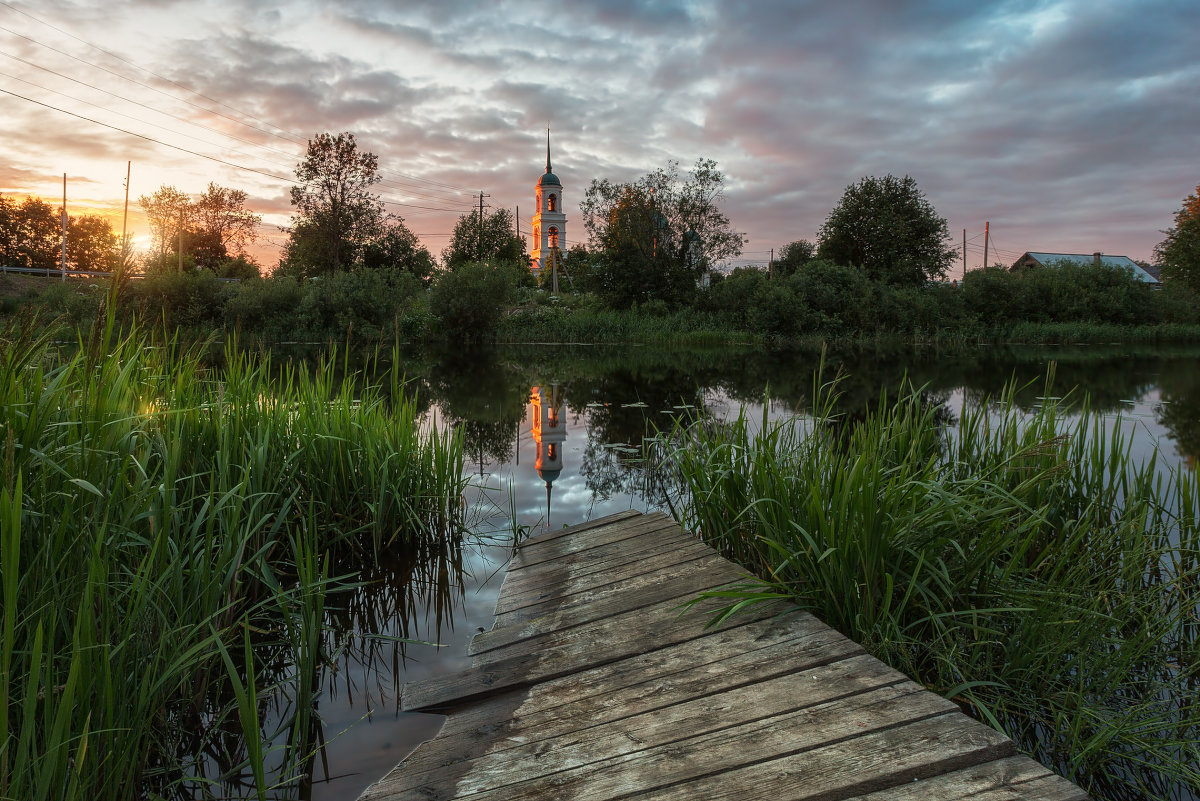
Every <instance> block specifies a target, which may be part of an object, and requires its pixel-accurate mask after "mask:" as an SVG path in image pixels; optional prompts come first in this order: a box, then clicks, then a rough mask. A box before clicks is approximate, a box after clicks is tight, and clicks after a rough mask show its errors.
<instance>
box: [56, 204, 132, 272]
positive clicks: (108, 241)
mask: <svg viewBox="0 0 1200 801" xmlns="http://www.w3.org/2000/svg"><path fill="white" fill-rule="evenodd" d="M119 257H120V249H119V247H118V245H117V235H116V234H115V233H113V229H112V223H110V222H109V221H108V220H106V219H104V218H103V217H97V216H95V215H92V214H85V215H83V216H82V217H72V218H70V221H69V222H68V224H67V266H68V267H70V269H72V270H81V271H84V272H109V271H111V270H113V269H115V268H116V266H117V260H118V258H119Z"/></svg>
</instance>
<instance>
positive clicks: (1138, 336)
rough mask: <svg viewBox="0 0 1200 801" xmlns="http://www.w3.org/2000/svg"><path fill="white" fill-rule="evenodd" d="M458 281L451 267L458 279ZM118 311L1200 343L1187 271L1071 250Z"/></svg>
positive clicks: (192, 321)
mask: <svg viewBox="0 0 1200 801" xmlns="http://www.w3.org/2000/svg"><path fill="white" fill-rule="evenodd" d="M451 278H452V279H453V280H450V279H451ZM110 290H111V286H110V284H109V282H108V280H107V279H100V280H96V281H79V280H73V281H69V282H60V281H58V280H57V279H44V280H43V281H42V282H41V283H40V284H37V283H31V282H29V281H28V280H26V281H23V282H19V283H17V282H13V281H12V279H11V278H3V277H0V317H10V318H11V317H14V316H21V315H23V314H24V315H27V314H29V313H30V312H31V310H33V311H37V312H38V314H39V316H40V317H41V318H42V319H43V320H47V321H49V320H57V321H58V328H59V334H60V335H61V336H65V337H73V332H74V331H75V330H86V329H87V328H89V327H91V326H92V325H93V324H94V322H95V319H96V317H97V315H98V314H99V313H100V309H101V307H102V305H103V299H104V298H106V297H108V296H109V294H110ZM120 297H121V299H120V301H119V303H118V305H117V308H116V313H117V319H118V321H119V322H120V323H121V324H122V325H126V326H127V325H130V324H131V323H132V321H134V320H141V321H150V322H153V323H154V327H155V328H156V329H161V330H167V331H179V332H181V333H182V335H184V336H187V337H189V338H191V339H203V338H206V337H208V336H211V335H216V336H217V338H218V339H219V340H223V339H225V338H226V337H228V336H236V337H237V339H238V340H239V341H241V342H243V343H244V344H246V345H247V346H251V347H265V348H270V347H274V346H277V345H283V344H292V343H304V344H308V345H314V346H318V347H323V346H331V345H336V346H338V347H349V348H352V349H355V350H359V351H367V352H370V351H374V350H376V349H378V348H381V347H382V348H387V347H390V346H391V345H392V344H394V343H397V342H401V343H403V342H420V343H440V342H450V343H462V342H485V343H488V342H490V343H510V344H512V343H541V342H557V343H639V344H651V345H690V346H709V345H731V344H753V345H765V346H769V347H790V348H807V349H813V348H819V347H820V346H821V344H822V343H830V344H833V343H837V344H844V345H849V346H870V345H872V344H898V343H899V344H910V345H917V346H926V345H928V346H936V347H956V346H976V345H988V344H1077V343H1100V342H1104V343H1108V342H1130V343H1133V342H1187V343H1191V342H1200V299H1198V298H1197V297H1195V295H1194V294H1193V293H1192V292H1191V291H1190V290H1189V289H1188V288H1187V287H1186V286H1184V285H1182V284H1179V283H1177V282H1175V283H1169V284H1167V285H1166V286H1164V287H1163V288H1162V289H1153V288H1151V287H1149V286H1148V285H1146V284H1142V283H1140V282H1138V281H1137V280H1136V279H1135V278H1134V277H1133V276H1132V275H1130V274H1128V273H1127V272H1125V271H1122V270H1120V269H1118V268H1113V267H1105V266H1094V267H1093V266H1078V265H1074V266H1072V265H1062V266H1060V267H1055V268H1041V269H1032V270H1029V271H1026V272H1025V273H1010V272H1008V271H1007V270H1004V269H1002V268H990V269H988V270H976V271H972V272H970V273H968V274H967V277H966V278H965V279H964V280H963V281H962V282H961V283H960V284H959V285H957V286H954V285H951V284H927V285H925V286H921V287H894V286H891V285H888V284H886V283H882V282H875V281H871V280H869V279H867V278H865V277H864V276H863V275H862V274H861V273H860V272H859V271H856V270H852V269H850V268H842V267H837V266H835V265H830V264H827V263H823V262H811V263H810V264H809V265H807V266H806V267H802V268H800V269H799V270H797V271H796V272H795V273H793V274H791V275H788V276H775V277H774V278H772V277H770V276H768V275H767V274H766V273H763V272H760V271H756V270H740V271H735V272H734V273H732V274H730V275H728V276H715V277H714V281H713V282H712V283H711V284H710V285H709V286H707V287H703V288H697V289H696V290H695V291H694V293H693V295H692V296H691V297H690V298H689V300H687V301H686V302H678V303H673V304H670V305H668V304H667V303H665V302H663V301H661V300H652V301H648V302H646V303H643V304H641V305H632V306H629V307H625V308H614V307H611V306H609V305H607V304H606V303H605V302H603V301H602V300H601V299H600V298H598V297H597V296H596V295H594V294H592V293H591V292H586V291H579V292H576V291H563V292H562V294H560V295H557V296H551V295H549V294H548V293H547V291H546V290H545V289H542V288H539V287H537V286H535V285H533V283H532V280H531V279H530V278H529V276H528V271H526V273H525V275H524V276H522V275H521V274H519V273H518V272H516V271H514V270H513V268H511V267H507V266H498V267H491V266H488V265H480V264H467V265H464V266H462V267H460V268H459V269H458V271H456V272H453V273H447V275H446V280H445V281H444V282H443V281H438V280H435V281H434V282H433V288H432V289H429V288H427V285H426V284H425V283H423V282H422V281H421V280H420V279H418V278H417V277H415V276H414V275H412V274H411V273H408V272H404V271H401V270H393V269H388V268H377V269H358V270H352V271H345V272H339V273H330V274H327V275H323V276H320V277H319V278H316V279H297V278H295V277H288V276H284V275H280V276H273V277H268V278H251V279H246V280H244V281H242V282H241V283H236V284H231V283H222V282H221V281H218V280H217V279H216V277H215V276H213V275H212V274H211V273H207V272H199V273H179V274H176V273H164V274H152V275H149V276H147V277H145V278H142V279H139V280H129V281H126V282H124V285H123V287H122V291H121V293H120Z"/></svg>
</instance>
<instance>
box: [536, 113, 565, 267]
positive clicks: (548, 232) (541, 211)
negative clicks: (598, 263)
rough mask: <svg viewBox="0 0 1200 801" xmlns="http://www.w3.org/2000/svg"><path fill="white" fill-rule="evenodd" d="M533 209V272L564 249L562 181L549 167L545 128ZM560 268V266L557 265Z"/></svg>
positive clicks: (547, 135)
mask: <svg viewBox="0 0 1200 801" xmlns="http://www.w3.org/2000/svg"><path fill="white" fill-rule="evenodd" d="M536 192H537V211H536V212H534V214H533V250H531V251H530V253H529V255H530V257H531V258H532V259H533V273H534V275H538V274H539V273H540V272H541V271H542V268H544V267H549V266H550V258H551V254H553V253H556V252H558V253H561V252H562V251H563V250H565V249H566V248H565V245H566V241H567V215H566V213H565V212H564V211H563V208H564V206H563V186H562V181H560V180H558V176H557V175H555V174H554V172H553V171H552V170H551V169H550V129H549V128H547V129H546V172H545V174H544V175H543V176H542V177H541V179H540V180H539V181H538V182H537V187H536ZM559 267H560V268H561V267H562V265H561V264H560V265H559Z"/></svg>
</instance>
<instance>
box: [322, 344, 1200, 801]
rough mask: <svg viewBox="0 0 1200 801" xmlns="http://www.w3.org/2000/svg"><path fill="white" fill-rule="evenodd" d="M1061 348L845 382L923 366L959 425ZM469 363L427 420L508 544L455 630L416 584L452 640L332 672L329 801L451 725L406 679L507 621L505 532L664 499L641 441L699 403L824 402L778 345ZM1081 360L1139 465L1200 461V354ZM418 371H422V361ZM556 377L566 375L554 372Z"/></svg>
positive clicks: (726, 414) (492, 528)
mask: <svg viewBox="0 0 1200 801" xmlns="http://www.w3.org/2000/svg"><path fill="white" fill-rule="evenodd" d="M534 355H536V354H534ZM1058 355H1061V354H1057V355H1056V354H1054V353H1051V354H1050V355H1047V356H1038V355H1034V356H1032V357H1021V358H1016V357H1004V358H999V357H997V356H996V354H988V355H987V356H986V357H985V358H981V359H979V360H976V361H970V360H967V361H964V360H962V359H960V358H957V357H956V359H954V360H948V359H944V358H942V357H941V356H940V355H937V354H934V355H933V356H932V357H930V356H928V355H927V356H926V357H924V358H923V359H921V358H917V359H914V360H913V361H912V362H911V363H907V364H893V363H891V362H888V361H886V360H880V359H875V360H871V359H870V358H863V359H860V360H858V361H854V360H850V361H849V362H847V363H845V364H843V365H841V366H842V368H843V369H844V371H845V372H846V373H847V375H848V376H849V377H850V380H849V381H848V382H847V383H846V385H845V386H844V393H845V398H846V401H845V404H846V407H847V408H858V409H861V408H863V406H864V405H865V404H866V403H867V402H871V403H872V405H874V404H873V401H874V400H875V399H877V398H878V393H879V391H880V389H881V388H887V389H888V391H889V393H890V394H891V395H893V396H894V395H895V391H896V388H897V386H898V383H899V380H900V377H902V376H904V375H905V374H907V375H908V376H909V377H910V379H911V380H912V382H913V383H915V384H917V385H918V386H925V387H926V391H927V393H928V394H929V396H930V397H931V398H934V399H938V400H941V401H943V402H944V403H945V405H946V407H947V410H948V411H949V412H950V419H951V420H957V419H958V417H959V415H960V414H961V412H962V409H963V408H964V404H972V405H973V404H978V403H979V402H981V400H982V399H983V398H984V397H985V396H988V395H990V396H992V397H993V398H994V397H995V395H996V394H998V392H999V390H1000V388H1002V386H1003V384H1004V382H1005V381H1006V380H1009V379H1011V378H1013V377H1016V378H1017V380H1018V381H1023V382H1029V386H1028V387H1027V388H1026V389H1024V390H1022V391H1020V392H1018V393H1017V403H1018V405H1019V406H1020V407H1021V408H1023V409H1026V410H1032V409H1034V408H1035V407H1036V406H1037V405H1038V403H1039V400H1038V397H1039V396H1040V395H1043V394H1044V392H1045V390H1044V388H1043V386H1042V385H1041V384H1040V383H1039V381H1038V377H1039V376H1040V375H1042V374H1043V372H1044V370H1045V368H1046V365H1047V363H1048V362H1049V361H1050V360H1051V359H1053V358H1057V356H1058ZM524 356H525V357H527V358H532V356H531V355H530V354H528V353H525V354H524ZM602 356H604V354H596V356H595V358H596V359H600V358H601V357H602ZM464 358H465V357H464V356H462V355H461V354H459V355H456V356H455V370H454V371H453V372H455V373H459V374H460V375H455V376H447V375H446V374H445V373H441V374H436V375H435V374H433V373H432V372H431V373H430V374H429V375H428V376H427V377H426V378H425V379H424V381H425V385H426V386H428V387H430V388H431V389H430V392H429V396H428V403H429V406H428V412H427V414H426V418H425V423H424V424H425V425H426V426H434V425H436V426H439V427H444V426H447V425H461V426H463V429H464V436H465V439H466V443H465V446H464V450H465V454H466V461H467V470H468V472H469V473H470V474H471V476H472V489H471V492H470V494H469V497H468V499H467V501H468V505H469V507H470V509H471V510H472V516H473V518H474V520H475V525H476V528H477V530H478V531H479V532H482V533H483V535H484V538H485V540H487V541H490V542H497V543H500V544H486V543H485V544H481V543H473V544H470V545H469V546H468V547H466V548H465V550H464V555H463V565H464V568H465V575H464V577H463V580H462V583H461V587H459V588H457V590H456V601H455V604H454V609H453V620H452V622H451V621H447V622H445V624H444V625H443V626H442V627H441V629H440V630H438V628H437V626H436V624H435V619H436V615H435V614H434V613H433V612H432V611H431V604H432V605H434V606H436V605H437V604H436V602H435V601H432V600H431V599H428V598H421V597H420V595H421V594H420V593H416V601H415V603H413V604H412V605H411V606H410V610H411V613H410V615H409V617H410V620H409V621H408V629H407V636H408V637H410V638H413V639H417V640H437V641H439V642H441V643H442V644H443V645H444V646H445V647H443V648H440V649H438V648H434V647H431V646H428V645H409V646H407V647H406V648H405V649H404V653H403V657H404V658H403V659H401V658H400V653H399V650H398V648H395V647H390V646H389V647H388V648H380V649H379V650H378V655H377V658H375V659H374V660H373V663H372V664H370V665H367V666H365V667H364V666H363V665H361V664H358V663H356V662H355V660H354V659H352V658H350V657H349V656H347V657H343V658H342V659H341V660H340V662H339V667H338V671H337V672H336V673H335V674H333V675H331V676H330V677H327V680H326V682H327V683H326V688H327V689H326V694H325V696H324V697H323V698H322V699H321V703H320V711H321V716H322V719H323V721H324V732H325V736H326V738H332V740H331V742H330V743H329V747H328V760H329V773H330V775H332V776H333V777H334V779H333V780H332V781H324V779H325V778H326V777H325V773H324V770H323V769H322V766H321V764H320V763H319V762H318V764H317V765H316V767H315V778H316V779H317V781H316V783H315V784H314V786H313V793H312V797H313V798H314V799H334V798H337V799H342V798H353V797H355V796H356V795H357V794H358V793H359V792H361V791H362V790H363V789H364V788H365V787H366V786H367V785H369V784H370V783H372V782H374V781H376V780H378V779H379V778H381V777H382V776H383V775H384V774H385V773H386V772H387V771H388V770H389V769H391V767H392V766H393V765H395V764H396V763H397V762H398V761H399V760H400V759H401V758H403V756H404V755H405V754H406V753H408V751H410V750H411V749H412V748H413V747H415V746H416V745H417V744H419V743H420V742H422V741H423V740H425V739H428V738H429V737H431V736H433V735H434V734H436V732H437V729H438V727H439V726H440V722H441V718H439V717H437V716H431V715H407V714H400V713H399V712H398V709H397V706H398V691H399V688H400V687H402V686H403V684H404V682H406V681H419V680H421V679H423V678H428V677H431V676H436V675H444V674H446V673H450V672H455V671H458V670H462V669H464V668H465V667H467V666H468V659H467V658H466V656H465V654H466V647H467V644H468V642H469V640H470V638H471V636H472V635H473V634H475V633H476V631H478V630H480V629H486V628H489V627H490V626H491V621H492V609H493V607H494V605H495V599H496V595H497V593H498V591H499V586H500V582H501V580H502V579H503V569H504V565H505V563H506V560H507V558H508V554H509V544H507V543H506V542H505V541H506V539H507V538H510V537H511V532H512V527H513V522H514V521H515V523H516V525H517V526H518V527H520V528H521V529H523V530H525V531H526V532H536V531H538V530H544V529H545V528H547V527H550V528H559V527H562V526H564V525H570V524H573V523H578V522H582V521H585V520H589V519H593V518H596V517H601V516H604V515H607V514H612V513H615V512H620V511H624V510H627V509H631V508H632V509H638V510H641V511H649V510H652V509H659V508H663V507H664V503H663V497H662V489H663V488H662V486H661V485H659V484H657V483H656V482H655V476H654V473H655V471H653V470H648V469H646V465H645V463H644V462H642V460H641V453H640V449H639V446H640V445H641V444H642V440H643V437H645V436H646V435H647V433H649V432H652V431H653V429H654V428H655V427H657V428H658V429H669V428H670V426H671V425H672V424H673V422H674V421H675V420H676V419H680V418H687V417H688V416H689V415H692V414H695V413H696V409H697V407H703V409H704V411H705V413H706V414H708V415H710V416H713V417H716V418H721V419H728V418H731V417H734V416H736V415H737V414H738V413H739V412H742V413H745V414H746V415H747V416H748V417H749V418H750V421H751V423H752V424H755V425H757V423H758V421H761V420H762V419H763V398H764V396H766V395H767V394H769V395H770V397H771V400H770V402H769V403H768V404H767V418H768V419H780V418H783V417H787V416H790V415H792V414H794V413H796V412H803V411H805V410H807V408H808V404H809V403H810V402H811V398H810V395H811V389H812V386H813V384H812V370H813V369H814V368H815V363H814V359H811V358H810V359H808V360H807V361H806V360H804V359H799V358H798V357H795V356H787V357H786V358H785V357H779V358H778V359H775V361H772V358H773V357H771V355H770V354H762V353H742V354H733V355H732V356H731V357H729V358H728V360H727V361H726V362H723V363H720V364H717V365H715V366H713V365H711V364H710V363H709V362H707V361H699V362H695V363H693V362H692V361H689V360H692V359H694V358H695V357H693V356H681V357H678V358H676V357H674V356H672V355H671V354H667V355H666V356H665V357H663V359H662V360H661V361H657V362H652V363H651V364H650V365H649V366H646V367H644V368H634V367H630V363H631V360H632V361H636V359H645V358H647V354H646V353H645V352H642V353H639V354H635V355H632V356H630V357H629V358H628V359H625V358H617V359H613V358H612V357H611V354H608V355H607V358H608V359H609V361H608V362H607V366H602V367H596V366H588V367H587V368H586V369H579V370H575V369H573V368H572V367H571V366H570V365H565V366H564V364H562V363H554V362H550V365H549V366H546V365H544V364H543V365H541V366H539V367H536V368H528V367H524V366H522V364H523V362H522V359H521V358H519V357H517V356H514V355H512V354H507V355H506V354H503V353H502V354H496V353H492V354H491V355H484V356H482V357H480V358H483V359H487V360H489V361H487V363H486V364H483V365H481V366H478V367H474V366H471V364H470V362H464ZM1080 358H1081V359H1082V362H1080V363H1075V362H1069V363H1067V364H1066V366H1065V367H1064V366H1063V365H1062V364H1060V366H1059V369H1058V380H1057V382H1056V384H1055V387H1056V390H1055V392H1056V393H1057V392H1058V388H1061V389H1062V390H1063V391H1065V390H1066V389H1068V388H1070V387H1079V388H1080V389H1081V391H1088V392H1090V393H1091V394H1092V396H1093V398H1094V403H1093V408H1094V409H1095V410H1096V412H1097V414H1099V415H1100V417H1101V418H1102V419H1103V420H1104V421H1105V422H1106V423H1107V424H1108V425H1109V426H1110V428H1113V427H1116V426H1118V425H1119V428H1120V431H1122V432H1123V433H1125V434H1127V435H1128V436H1129V437H1130V438H1131V447H1132V452H1133V456H1134V459H1135V461H1139V460H1143V459H1148V458H1150V457H1151V455H1153V454H1154V453H1155V449H1156V448H1157V449H1158V456H1159V459H1160V468H1163V469H1165V468H1172V469H1173V468H1178V467H1179V466H1180V465H1186V464H1189V463H1190V464H1192V465H1193V466H1194V460H1195V458H1196V453H1197V451H1200V435H1198V431H1197V429H1198V428H1200V413H1198V412H1197V409H1198V408H1200V354H1197V353H1195V352H1193V351H1188V352H1186V353H1184V354H1181V355H1170V354H1166V355H1162V354H1160V355H1157V356H1155V357H1154V358H1146V357H1138V356H1126V357H1120V356H1119V354H1118V355H1114V356H1112V357H1111V358H1109V357H1107V356H1103V357H1102V358H1098V357H1097V354H1096V353H1094V352H1086V353H1084V355H1083V356H1082V357H1080ZM464 363H465V364H467V367H466V368H464V367H463V365H464ZM427 369H430V370H436V369H438V368H437V367H436V366H434V367H432V368H427ZM827 369H828V370H829V374H830V375H832V374H833V373H834V372H836V368H834V367H828V368H827ZM407 372H408V373H409V375H419V374H420V372H421V370H420V369H417V368H412V369H408V370H407ZM548 374H549V375H553V376H557V378H555V379H554V380H551V379H550V378H548V377H547V375H548ZM656 380H657V381H659V382H660V383H658V384H656V383H655V382H656ZM551 421H553V425H551ZM550 445H553V446H554V448H555V450H554V453H553V454H551V453H550V450H549V446H550ZM548 485H549V486H548ZM548 489H549V493H548V492H547V490H548ZM548 500H549V508H548V507H547V501H548ZM443 601H444V599H443ZM379 628H382V630H381V631H376V632H375V633H380V634H387V635H391V636H404V634H405V631H404V627H403V626H402V625H401V624H399V623H397V622H395V621H393V622H392V623H391V624H388V625H386V626H380V627H379Z"/></svg>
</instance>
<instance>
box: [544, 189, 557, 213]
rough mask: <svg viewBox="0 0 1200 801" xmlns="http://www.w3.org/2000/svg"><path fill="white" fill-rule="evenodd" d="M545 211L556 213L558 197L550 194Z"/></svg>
mask: <svg viewBox="0 0 1200 801" xmlns="http://www.w3.org/2000/svg"><path fill="white" fill-rule="evenodd" d="M546 210H547V211H558V195H555V194H553V193H551V195H550V198H549V200H548V202H547V204H546Z"/></svg>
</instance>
